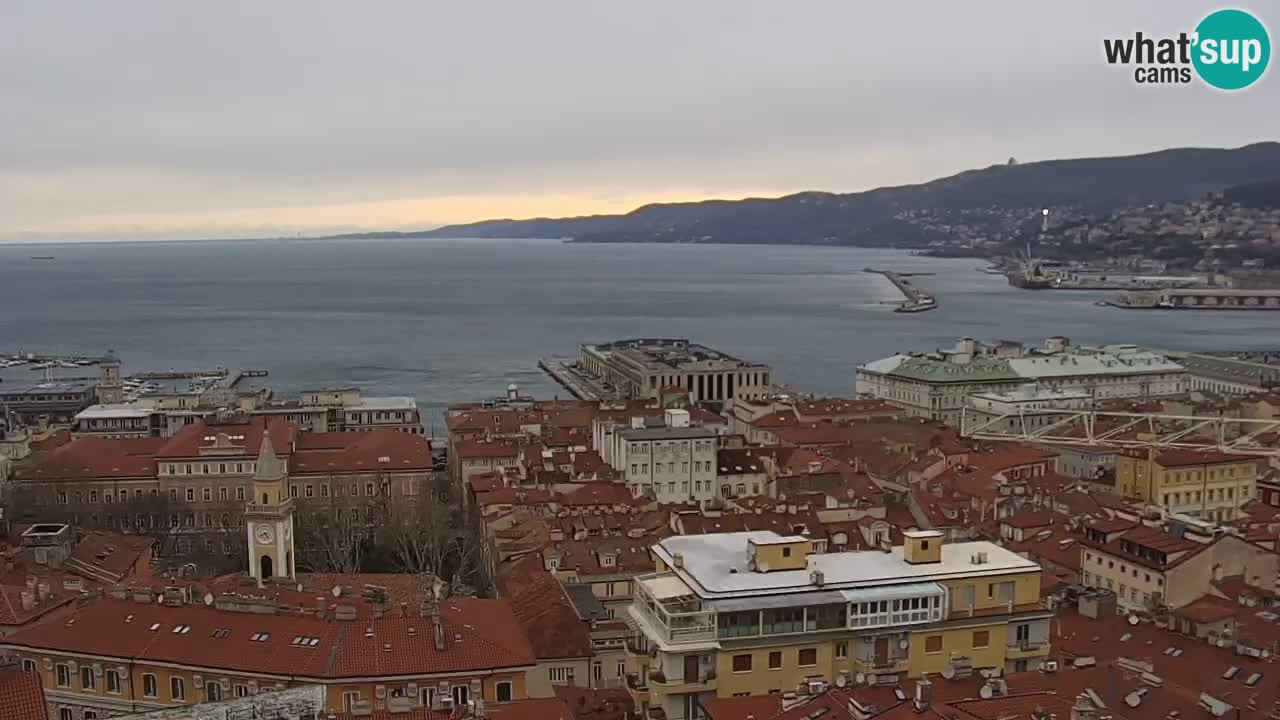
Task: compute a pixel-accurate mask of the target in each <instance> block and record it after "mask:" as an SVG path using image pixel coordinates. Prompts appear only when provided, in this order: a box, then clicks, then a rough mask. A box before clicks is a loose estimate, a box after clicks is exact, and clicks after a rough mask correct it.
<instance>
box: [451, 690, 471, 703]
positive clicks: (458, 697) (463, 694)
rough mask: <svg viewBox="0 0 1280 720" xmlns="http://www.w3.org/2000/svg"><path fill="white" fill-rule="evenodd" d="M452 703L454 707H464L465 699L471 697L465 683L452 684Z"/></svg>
mask: <svg viewBox="0 0 1280 720" xmlns="http://www.w3.org/2000/svg"><path fill="white" fill-rule="evenodd" d="M452 691H453V705H454V707H466V705H467V700H469V699H470V698H471V690H470V688H468V687H467V686H466V685H454V686H453V688H452Z"/></svg>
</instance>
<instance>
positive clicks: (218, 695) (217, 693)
mask: <svg viewBox="0 0 1280 720" xmlns="http://www.w3.org/2000/svg"><path fill="white" fill-rule="evenodd" d="M204 694H205V698H206V702H219V701H220V700H222V685H220V684H219V683H218V681H216V680H206V681H205V684H204Z"/></svg>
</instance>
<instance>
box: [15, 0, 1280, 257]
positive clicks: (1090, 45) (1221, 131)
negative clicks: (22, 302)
mask: <svg viewBox="0 0 1280 720" xmlns="http://www.w3.org/2000/svg"><path fill="white" fill-rule="evenodd" d="M1076 5H1081V4H1076ZM1083 5H1085V6H1084V7H1075V6H1070V9H1068V6H1066V5H1062V4H1056V5H1047V4H1042V3H1027V2H1013V1H1012V0H1001V1H1000V2H987V3H983V4H981V5H973V4H969V3H951V2H941V1H939V2H929V3H875V4H872V3H868V2H857V3H851V2H847V0H846V1H844V2H837V1H835V0H830V1H828V0H821V1H816V2H811V3H798V4H797V3H778V2H761V1H756V0H746V1H741V0H738V1H732V2H731V1H729V0H708V1H707V2H696V3H690V2H674V1H666V0H660V1H658V2H646V3H634V4H630V5H622V4H617V3H600V2H590V1H587V0H563V1H557V2H543V3H527V2H501V3H500V2H465V3H464V2H448V3H445V2H422V1H418V2H368V3H349V2H336V1H333V0H309V1H306V2H301V1H298V2H273V3H256V2H247V1H241V0H234V1H229V2H228V1H224V2H218V3H186V4H179V3H172V2H167V1H165V0H136V1H134V2H130V3H125V4H119V3H81V4H74V5H68V4H61V3H42V2H10V3H6V4H4V6H3V7H2V8H0V236H3V235H4V234H12V233H15V232H18V231H20V230H23V229H30V228H40V227H42V226H45V225H49V224H53V223H57V222H63V221H67V220H69V219H74V218H76V217H90V216H95V215H106V214H113V213H181V212H217V211H227V212H233V211H236V210H240V209H243V208H259V207H277V206H290V205H310V206H323V205H329V204H339V203H356V202H372V201H380V200H393V199H399V198H416V197H432V196H439V195H446V194H476V193H492V194H494V195H495V196H498V195H501V194H503V193H521V194H536V193H548V194H559V195H575V194H580V195H583V196H584V197H587V196H591V195H597V194H601V193H603V194H608V193H617V192H620V191H623V190H625V191H627V192H629V193H631V194H636V195H640V194H644V193H645V192H648V191H657V190H661V189H663V188H671V187H682V188H688V187H694V188H704V189H706V190H707V191H708V192H715V191H716V190H717V189H723V190H726V191H731V190H735V189H739V188H762V189H774V190H777V191H779V192H783V191H788V190H797V189H804V188H821V189H832V190H850V189H861V188H866V187H872V186H875V185H880V184H888V183H900V182H916V181H921V180H926V179H929V178H931V177H935V176H938V175H943V174H947V173H951V172H955V171H957V170H960V169H964V168H967V167H972V166H979V165H986V164H990V163H993V162H1000V161H1002V160H1003V159H1005V158H1006V157H1008V156H1011V155H1012V156H1016V157H1018V158H1019V159H1022V160H1032V159H1043V158H1049V157H1063V156H1073V155H1095V154H1112V153H1125V152H1137V151H1143V150H1149V149H1155V148H1159V147H1166V146H1174V145H1239V144H1243V143H1247V142H1252V141H1256V140H1259V139H1265V138H1267V137H1269V135H1268V134H1269V133H1274V129H1273V124H1274V119H1275V117H1277V116H1280V113H1278V112H1277V110H1280V94H1277V93H1276V92H1274V89H1275V87H1276V82H1277V81H1276V79H1275V78H1273V77H1272V78H1268V79H1267V80H1266V81H1265V82H1264V84H1263V85H1262V86H1261V87H1259V88H1256V89H1254V90H1251V91H1249V92H1245V93H1241V94H1238V95H1224V94H1219V93H1214V92H1212V91H1209V90H1207V89H1204V88H1200V87H1146V88H1143V87H1137V86H1135V85H1133V84H1132V82H1131V80H1130V78H1129V77H1128V75H1127V74H1126V72H1125V71H1124V70H1122V69H1118V68H1111V67H1107V66H1106V65H1105V64H1104V63H1103V61H1102V51H1101V40H1102V38H1103V37H1107V36H1120V35H1123V34H1125V33H1127V32H1132V31H1133V30H1135V29H1142V30H1144V31H1147V32H1152V33H1154V32H1160V33H1164V32H1168V33H1172V32H1177V31H1179V30H1183V29H1190V27H1191V26H1192V25H1193V24H1194V22H1195V21H1196V20H1198V19H1199V17H1201V16H1202V15H1203V14H1205V13H1206V12H1207V11H1208V10H1210V9H1213V7H1214V6H1211V5H1209V4H1206V3H1201V2H1187V1H1185V0H1177V1H1174V2H1154V1H1147V2H1132V3H1123V4H1114V3H1107V4H1103V3H1088V4H1083ZM1274 72H1275V71H1274V70H1273V71H1272V72H1271V74H1274ZM450 219H455V218H450ZM396 223H397V219H396V218H387V219H386V224H387V225H393V224H396Z"/></svg>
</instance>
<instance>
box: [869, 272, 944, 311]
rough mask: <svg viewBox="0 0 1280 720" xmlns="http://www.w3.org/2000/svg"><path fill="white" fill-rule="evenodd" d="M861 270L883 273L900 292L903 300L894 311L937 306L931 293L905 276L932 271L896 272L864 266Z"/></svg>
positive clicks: (923, 309) (927, 308)
mask: <svg viewBox="0 0 1280 720" xmlns="http://www.w3.org/2000/svg"><path fill="white" fill-rule="evenodd" d="M863 272H869V273H872V274H875V275H883V276H884V277H885V278H886V279H887V280H888V281H889V282H891V283H893V286H894V287H895V288H897V289H898V292H900V293H902V297H903V302H902V303H901V304H899V305H898V307H896V308H894V309H893V311H894V312H901V313H913V312H925V311H927V310H935V309H937V307H938V301H937V300H936V299H934V297H933V296H932V295H930V294H929V293H927V292H925V291H923V290H921V289H920V288H918V287H916V286H915V285H912V284H911V281H910V280H908V279H907V278H909V277H914V276H916V275H932V274H933V273H898V272H893V271H891V270H876V269H875V268H864V269H863Z"/></svg>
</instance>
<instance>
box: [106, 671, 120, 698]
mask: <svg viewBox="0 0 1280 720" xmlns="http://www.w3.org/2000/svg"><path fill="white" fill-rule="evenodd" d="M107 692H109V693H111V694H112V695H119V694H120V671H119V670H108V671H107Z"/></svg>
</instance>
